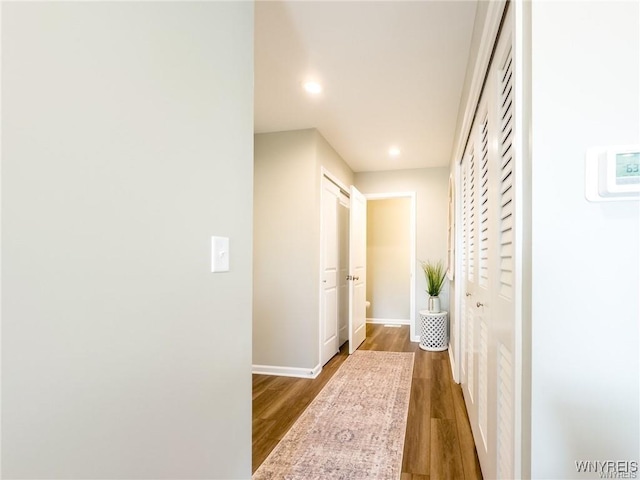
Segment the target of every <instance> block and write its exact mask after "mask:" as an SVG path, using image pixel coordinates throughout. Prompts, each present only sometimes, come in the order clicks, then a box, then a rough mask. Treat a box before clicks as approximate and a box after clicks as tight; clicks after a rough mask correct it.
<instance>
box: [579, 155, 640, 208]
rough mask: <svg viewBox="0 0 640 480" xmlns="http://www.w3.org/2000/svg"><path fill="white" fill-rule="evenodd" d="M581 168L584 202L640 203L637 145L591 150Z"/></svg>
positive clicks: (639, 166)
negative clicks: (629, 201) (585, 199)
mask: <svg viewBox="0 0 640 480" xmlns="http://www.w3.org/2000/svg"><path fill="white" fill-rule="evenodd" d="M585 166H586V170H585V182H586V184H585V194H586V197H587V200H590V201H592V202H607V201H614V200H640V145H631V146H618V147H599V148H591V149H589V150H588V151H587V158H586V165H585Z"/></svg>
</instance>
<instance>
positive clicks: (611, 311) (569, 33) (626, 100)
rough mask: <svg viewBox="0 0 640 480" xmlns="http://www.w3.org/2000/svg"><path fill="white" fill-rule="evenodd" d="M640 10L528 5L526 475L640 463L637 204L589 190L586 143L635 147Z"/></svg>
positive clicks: (610, 5)
mask: <svg viewBox="0 0 640 480" xmlns="http://www.w3.org/2000/svg"><path fill="white" fill-rule="evenodd" d="M639 13H640V12H639V5H638V3H637V2H586V1H585V2H533V3H532V72H533V78H532V89H533V91H532V105H533V119H532V136H531V138H532V142H533V144H532V152H533V157H532V205H531V206H532V235H533V237H532V268H533V271H532V281H533V287H532V356H533V358H532V375H533V380H532V414H531V420H532V421H531V423H532V459H531V463H532V477H533V478H545V479H547V478H581V479H582V478H601V477H600V475H599V474H598V473H592V474H585V473H578V472H577V471H576V466H575V461H577V460H589V461H596V460H598V461H607V460H611V461H636V462H637V461H639V460H640V458H639V451H640V427H639V425H640V415H639V409H640V395H639V389H640V382H639V378H640V370H639V358H638V352H639V351H640V348H639V347H640V344H639V339H638V320H639V298H638V297H639V292H640V282H639V266H640V256H639V248H638V245H640V233H639V227H638V224H639V219H640V204H639V203H638V202H637V201H636V202H611V203H590V202H588V201H587V200H586V199H585V196H584V190H585V186H584V162H585V153H586V150H587V149H588V148H589V147H592V146H599V145H618V144H634V143H635V144H638V143H640V138H639V136H640V134H639V132H640V120H639V119H640V108H639V101H640V98H639V89H638V85H640V75H639V58H640V25H639V18H640V17H639Z"/></svg>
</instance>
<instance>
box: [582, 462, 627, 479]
mask: <svg viewBox="0 0 640 480" xmlns="http://www.w3.org/2000/svg"><path fill="white" fill-rule="evenodd" d="M576 470H577V471H578V473H597V474H599V475H600V478H638V462H636V461H631V462H630V461H626V460H619V461H614V460H605V461H599V460H595V461H592V460H576Z"/></svg>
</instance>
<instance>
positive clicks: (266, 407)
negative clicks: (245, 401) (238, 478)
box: [252, 324, 482, 480]
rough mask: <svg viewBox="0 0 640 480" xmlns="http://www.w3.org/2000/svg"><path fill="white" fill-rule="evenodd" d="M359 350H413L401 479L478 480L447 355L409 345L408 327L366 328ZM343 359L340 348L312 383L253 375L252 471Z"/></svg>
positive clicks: (472, 444) (475, 464)
mask: <svg viewBox="0 0 640 480" xmlns="http://www.w3.org/2000/svg"><path fill="white" fill-rule="evenodd" d="M360 349H363V350H383V351H391V352H393V351H395V352H415V355H416V356H415V363H414V369H413V381H412V385H411V399H410V403H409V414H408V422H407V432H406V436H405V445H404V455H403V460H402V478H401V480H435V479H477V478H482V475H481V472H480V465H479V463H478V457H477V455H476V451H475V446H474V443H473V437H472V435H471V428H470V426H469V420H468V418H467V414H466V410H465V406H464V401H463V398H462V391H461V389H460V386H459V385H457V384H456V383H454V382H453V379H452V377H451V369H450V366H449V358H448V352H446V351H445V352H426V351H423V350H420V349H419V348H418V344H417V343H412V342H410V341H409V327H407V326H402V327H399V328H394V327H385V326H383V325H373V324H368V325H367V339H366V340H365V342H364V343H363V344H362V345H361V346H360ZM346 358H347V353H346V349H345V348H344V347H343V348H342V349H341V351H340V353H339V354H338V355H336V356H335V357H333V358H332V359H331V360H330V361H329V363H327V365H325V367H324V368H323V370H322V372H321V373H320V375H319V376H318V377H317V378H316V379H314V380H308V379H301V378H291V377H275V376H267V375H253V423H252V434H253V450H252V458H253V466H252V469H253V471H255V470H256V469H257V468H258V466H260V464H261V463H262V462H263V461H264V459H265V458H266V457H267V456H268V455H269V452H270V451H271V450H272V449H273V448H274V447H275V445H276V444H277V443H278V441H279V440H280V439H281V438H282V437H283V436H284V435H285V433H286V432H287V430H289V428H290V427H291V425H293V423H295V421H296V419H297V418H298V416H299V415H300V414H301V413H302V412H303V411H304V410H305V408H306V407H307V406H308V405H309V404H310V403H311V401H312V400H313V399H314V398H315V396H316V395H317V394H318V393H319V392H320V390H322V388H323V387H324V385H325V384H326V383H327V382H328V381H329V379H330V378H331V377H332V376H333V374H334V373H335V372H336V371H337V369H338V368H339V367H340V365H341V364H342V362H344V360H345V359H346Z"/></svg>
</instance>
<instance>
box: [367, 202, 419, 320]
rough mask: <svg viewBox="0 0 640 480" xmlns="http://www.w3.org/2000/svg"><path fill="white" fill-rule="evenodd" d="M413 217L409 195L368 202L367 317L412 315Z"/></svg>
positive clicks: (403, 318)
mask: <svg viewBox="0 0 640 480" xmlns="http://www.w3.org/2000/svg"><path fill="white" fill-rule="evenodd" d="M410 220H411V199H410V198H385V199H380V200H371V199H370V200H369V201H368V202H367V300H368V301H369V302H371V306H370V307H369V310H368V311H367V318H370V319H380V320H385V319H389V320H404V321H407V320H409V318H410V314H409V310H410V300H411V291H410V287H411V265H410V263H409V262H411V251H410V248H409V247H410V245H411V236H410V233H411V229H410ZM420 271H421V270H420Z"/></svg>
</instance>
